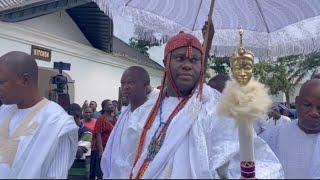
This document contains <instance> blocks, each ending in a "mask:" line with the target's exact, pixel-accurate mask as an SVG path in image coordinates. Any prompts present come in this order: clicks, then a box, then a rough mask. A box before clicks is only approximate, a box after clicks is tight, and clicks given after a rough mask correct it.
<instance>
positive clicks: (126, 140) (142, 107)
mask: <svg viewBox="0 0 320 180" xmlns="http://www.w3.org/2000/svg"><path fill="white" fill-rule="evenodd" d="M121 90H122V94H123V97H122V98H125V99H126V100H127V101H128V103H129V106H127V107H123V108H122V110H121V114H120V116H119V118H118V121H117V123H116V125H115V127H114V128H113V131H112V133H111V135H110V137H109V140H108V142H107V145H106V148H105V152H104V155H103V158H102V160H101V167H102V169H103V171H104V172H103V177H104V178H128V177H129V172H130V167H131V166H132V163H133V158H134V151H132V149H131V147H133V146H135V144H136V143H137V141H138V139H137V138H138V136H139V134H137V132H136V131H135V129H137V126H138V125H141V123H140V122H139V121H141V120H142V119H146V118H147V117H146V116H147V115H148V114H147V113H143V112H145V111H146V109H150V108H151V107H152V105H153V103H150V102H148V103H145V102H146V101H147V100H148V99H155V98H156V97H158V94H159V90H157V89H156V90H155V89H151V88H150V77H149V74H148V72H147V71H146V70H145V69H143V68H142V67H137V66H132V67H129V68H128V69H127V70H126V71H125V72H124V73H123V75H122V77H121ZM151 102H153V101H151ZM140 128H142V127H140ZM125 172H127V173H125Z"/></svg>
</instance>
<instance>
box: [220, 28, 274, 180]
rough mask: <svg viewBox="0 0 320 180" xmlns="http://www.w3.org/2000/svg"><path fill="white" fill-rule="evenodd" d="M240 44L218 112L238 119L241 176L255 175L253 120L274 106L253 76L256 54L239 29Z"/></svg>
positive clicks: (231, 60)
mask: <svg viewBox="0 0 320 180" xmlns="http://www.w3.org/2000/svg"><path fill="white" fill-rule="evenodd" d="M239 34H240V47H239V49H238V50H237V51H236V52H235V53H234V54H233V55H232V57H231V58H230V65H231V70H232V77H233V79H232V81H229V82H228V83H227V86H226V89H225V90H224V91H223V95H222V97H221V102H220V104H219V107H218V114H219V115H221V116H227V117H231V118H232V119H234V120H236V121H237V125H238V135H239V146H240V147H239V148H240V168H241V178H255V157H254V130H253V122H254V120H256V119H258V118H259V117H261V116H262V115H263V114H264V113H266V111H267V109H268V108H269V106H270V105H271V100H270V97H269V96H268V93H267V90H266V88H265V87H264V86H263V85H262V84H261V83H259V82H257V81H256V80H254V79H253V78H252V74H253V67H254V55H253V53H252V52H251V51H248V50H245V48H244V46H243V42H242V38H243V30H242V29H241V30H240V33H239Z"/></svg>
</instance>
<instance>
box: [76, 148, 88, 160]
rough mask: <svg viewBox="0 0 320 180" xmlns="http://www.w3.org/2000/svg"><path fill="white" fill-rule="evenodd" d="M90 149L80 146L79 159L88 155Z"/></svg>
mask: <svg viewBox="0 0 320 180" xmlns="http://www.w3.org/2000/svg"><path fill="white" fill-rule="evenodd" d="M87 152H88V149H87V148H86V147H83V146H78V150H77V155H76V157H77V159H80V158H82V156H83V154H85V153H87Z"/></svg>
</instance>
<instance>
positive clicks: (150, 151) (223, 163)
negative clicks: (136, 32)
mask: <svg viewBox="0 0 320 180" xmlns="http://www.w3.org/2000/svg"><path fill="white" fill-rule="evenodd" d="M202 55H203V49H202V46H201V44H200V43H199V41H198V40H197V39H196V38H195V37H194V36H192V35H189V34H186V33H183V32H181V33H179V34H178V35H177V36H175V37H173V38H172V39H171V40H169V41H168V43H167V45H166V49H165V60H164V61H165V67H166V68H165V76H164V81H163V83H162V89H161V91H160V94H159V97H158V99H150V100H148V101H147V102H146V103H145V104H144V105H142V106H141V107H140V109H139V111H136V112H134V113H135V114H132V115H131V117H130V118H129V119H128V120H127V121H128V122H134V123H135V124H131V123H130V125H131V126H130V128H129V130H128V131H130V136H131V138H121V139H120V140H118V141H122V142H121V144H125V145H126V146H125V147H126V152H124V153H119V154H117V155H118V157H117V158H116V159H118V160H119V161H120V162H119V165H118V166H116V167H114V166H111V167H110V165H108V163H109V162H110V161H111V160H110V156H109V155H108V154H109V153H110V152H109V151H110V150H108V148H106V151H105V152H104V158H103V159H102V161H103V162H102V170H103V172H104V174H105V176H104V177H105V178H129V177H131V178H239V177H240V162H239V144H238V139H237V138H238V137H237V128H236V126H235V124H234V123H233V121H229V120H225V119H223V118H220V117H218V116H217V113H216V106H217V103H218V101H219V97H220V93H219V92H218V91H216V90H214V89H212V88H210V87H208V86H206V85H204V84H203V82H204V78H203V77H204V67H203V65H204V64H203V61H202V60H203V59H202ZM137 110H138V109H137ZM123 116H124V115H123ZM118 125H119V127H120V122H119V124H118ZM123 126H124V125H123ZM122 130H123V129H122V128H115V129H114V131H113V133H112V134H113V136H114V141H109V142H108V144H109V143H111V144H112V143H115V142H117V141H116V137H119V135H118V134H122V133H121V132H122ZM114 146H115V145H114ZM121 147H122V146H121ZM118 148H119V149H118ZM112 151H122V150H120V146H119V145H117V147H115V148H113V149H112ZM255 153H256V154H255V155H256V157H257V158H256V174H257V175H256V177H258V178H281V177H282V169H281V165H280V163H279V162H278V160H277V158H276V157H275V155H274V153H273V152H272V151H271V149H270V148H269V147H268V145H267V144H266V143H264V141H262V140H261V139H260V138H259V137H255ZM111 158H112V157H111ZM121 160H125V161H121ZM108 161H109V162H108Z"/></svg>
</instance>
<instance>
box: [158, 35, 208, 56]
mask: <svg viewBox="0 0 320 180" xmlns="http://www.w3.org/2000/svg"><path fill="white" fill-rule="evenodd" d="M181 47H194V48H196V49H199V50H200V52H201V53H202V54H204V49H203V48H202V45H201V43H200V42H199V40H198V39H197V38H196V37H194V36H193V35H191V34H187V33H184V32H183V31H180V32H179V34H177V35H175V36H173V37H172V38H171V39H169V41H168V42H167V45H166V47H165V49H164V57H165V60H167V59H168V58H170V57H167V55H168V54H169V53H171V52H172V51H173V50H175V49H178V48H181Z"/></svg>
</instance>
